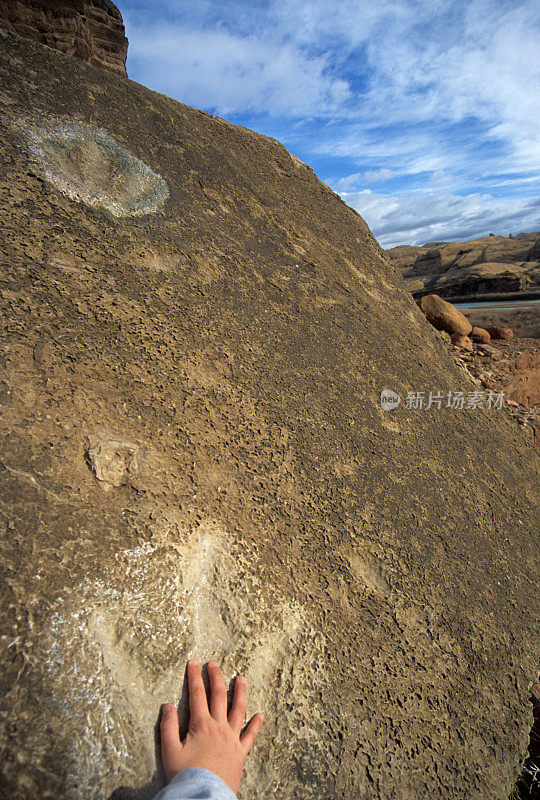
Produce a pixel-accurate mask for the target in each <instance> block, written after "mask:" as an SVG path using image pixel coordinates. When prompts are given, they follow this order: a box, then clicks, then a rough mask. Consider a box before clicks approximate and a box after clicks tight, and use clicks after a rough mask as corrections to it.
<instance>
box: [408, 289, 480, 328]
mask: <svg viewBox="0 0 540 800" xmlns="http://www.w3.org/2000/svg"><path fill="white" fill-rule="evenodd" d="M420 309H421V311H423V312H424V314H425V315H426V319H427V321H428V322H429V323H431V325H433V327H434V328H437V330H439V331H446V333H449V334H450V335H452V334H453V333H458V334H461V335H462V336H467V335H468V334H469V333H470V332H471V331H472V325H471V323H470V322H469V320H468V319H467V317H465V316H464V315H463V314H462V313H461V311H458V310H457V308H455V307H454V306H453V305H452V303H447V302H446V300H443V299H442V297H439V296H438V295H436V294H428V295H426V296H425V297H422V299H421V300H420Z"/></svg>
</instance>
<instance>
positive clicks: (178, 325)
mask: <svg viewBox="0 0 540 800" xmlns="http://www.w3.org/2000/svg"><path fill="white" fill-rule="evenodd" d="M156 5H157V4H156ZM0 97H1V99H2V103H3V105H2V125H1V126H0V153H1V158H2V163H3V164H4V165H5V167H6V168H5V170H4V173H3V176H2V192H0V217H1V221H2V225H1V228H0V230H1V235H2V238H3V241H2V246H1V247H0V261H1V267H2V283H1V286H0V312H1V314H2V321H3V325H2V329H1V330H0V355H1V358H0V394H1V396H2V405H3V408H2V417H1V419H0V567H1V570H2V581H3V590H2V592H1V593H0V656H1V658H2V669H1V670H0V743H1V744H0V747H1V759H0V770H1V777H0V784H1V786H2V796H5V797H9V798H14V800H15V799H16V800H36V798H54V799H55V800H68V799H69V800H83V798H84V800H100V799H101V798H103V799H105V800H106V799H107V798H111V797H114V800H126V798H134V797H153V796H154V795H155V793H156V791H157V789H158V787H159V780H160V772H159V769H158V764H157V762H156V748H155V738H154V726H155V723H156V720H157V715H158V712H159V707H160V704H161V703H163V702H165V701H167V702H175V703H178V704H179V706H180V712H181V717H182V725H185V723H186V707H185V695H184V691H183V674H184V668H185V663H186V659H187V658H188V657H189V656H193V657H196V658H198V659H199V661H200V662H202V663H204V662H207V661H210V660H216V661H218V662H219V663H220V664H221V666H222V668H223V670H224V673H225V675H226V677H227V679H232V677H233V676H234V675H235V674H236V673H237V672H240V673H241V674H244V675H245V676H246V677H247V680H248V687H249V706H248V715H251V714H252V713H254V712H256V711H262V712H264V713H265V714H266V722H265V725H264V727H263V730H262V732H261V735H260V737H259V738H258V740H257V743H256V745H255V747H254V748H253V750H252V752H251V753H250V754H249V757H248V759H247V762H246V774H245V779H244V783H243V786H242V788H241V792H240V798H241V800H242V798H244V799H245V800H247V798H249V800H263V798H267V797H269V796H273V795H274V794H276V792H277V793H278V794H279V797H280V798H281V799H282V800H293V799H294V798H302V800H342V798H344V797H346V798H348V799H350V800H364V799H365V798H370V800H383V798H389V797H392V798H393V800H411V798H430V800H448V799H449V798H462V797H467V798H468V800H485V798H497V800H498V799H499V798H501V800H502V798H506V797H508V795H509V794H510V791H511V789H512V786H513V784H514V781H515V778H516V776H517V774H518V772H519V770H520V768H521V764H522V761H523V758H524V756H525V754H526V751H527V746H528V741H529V733H530V726H531V713H530V704H529V701H528V688H529V686H530V685H531V683H532V681H533V679H536V670H537V666H538V663H539V661H540V653H539V651H538V644H539V641H538V637H535V636H533V635H532V631H533V630H534V628H535V625H536V622H537V620H538V616H539V609H538V597H537V595H535V594H534V592H532V591H531V587H532V586H534V585H535V583H536V581H537V577H538V568H537V556H538V548H537V542H536V541H535V536H534V533H535V532H536V528H537V509H538V501H539V498H538V486H537V484H536V483H535V482H533V480H532V479H531V475H532V474H533V471H534V469H535V468H537V467H538V466H539V462H540V459H539V458H538V455H537V454H536V452H535V451H534V450H533V448H532V446H531V444H530V443H529V442H528V441H527V440H526V439H525V437H524V436H523V435H522V434H521V432H520V430H519V429H518V428H517V427H516V425H515V423H514V420H513V419H510V418H508V416H507V415H506V414H505V413H504V412H503V411H496V412H493V413H490V414H487V413H483V412H480V411H478V410H467V409H465V408H463V409H460V408H459V402H458V403H457V405H455V404H454V406H453V407H447V398H448V396H449V393H452V394H453V393H458V400H459V393H460V392H467V391H468V390H469V388H471V389H472V388H473V387H474V384H472V383H471V381H470V380H469V379H467V377H466V375H465V374H464V373H463V372H462V371H461V370H460V368H459V367H458V366H457V364H456V363H455V362H454V359H453V358H452V357H451V356H450V355H449V353H448V352H447V350H446V348H444V347H442V346H436V345H437V342H436V341H435V340H434V337H432V336H426V335H425V334H426V326H425V323H424V320H423V319H421V318H420V315H419V313H418V309H417V308H416V306H415V304H414V301H413V300H412V298H411V296H410V294H409V293H408V292H407V291H406V290H405V289H404V287H403V283H402V280H401V276H399V275H398V274H397V273H396V272H395V271H394V269H393V268H392V267H390V266H389V264H388V262H387V261H386V260H385V258H384V257H383V255H382V253H381V250H380V248H379V246H378V244H377V242H376V240H375V239H374V237H373V236H372V234H371V233H370V231H369V229H368V227H367V225H366V224H365V222H364V221H363V220H362V219H361V217H360V216H359V215H358V214H357V213H356V212H354V211H353V210H352V209H351V208H349V207H348V206H347V205H346V204H345V203H344V202H343V201H342V200H341V199H340V198H339V197H338V196H337V195H336V194H334V192H332V191H331V190H330V189H329V188H328V187H327V186H325V185H324V184H323V183H321V182H320V181H319V180H318V179H317V177H316V176H315V174H314V173H313V171H312V170H311V169H310V168H309V167H307V166H306V165H305V164H303V163H302V162H301V161H299V159H298V158H295V157H293V156H292V155H291V154H290V153H288V152H287V150H286V149H285V147H283V145H281V144H280V143H279V142H277V141H275V140H274V139H271V138H267V137H265V136H261V135H259V134H257V133H254V132H253V131H249V130H246V129H245V128H242V127H236V126H234V125H231V124H230V123H228V122H226V121H224V120H222V119H219V118H216V117H212V116H210V115H209V114H207V113H203V112H202V111H198V110H196V109H192V108H189V107H187V106H185V105H182V104H181V103H178V102H176V101H174V100H171V99H169V98H167V97H165V96H164V95H162V94H158V93H155V92H152V91H150V90H149V89H147V88H145V87H144V86H141V85H139V84H137V83H133V82H130V81H128V80H126V78H125V77H124V76H123V75H122V74H120V73H118V74H116V73H114V72H111V71H107V70H104V69H98V68H96V67H94V66H91V65H89V64H87V63H85V62H84V61H81V60H78V59H76V58H67V57H66V56H65V55H64V54H62V53H59V52H56V51H55V50H53V49H50V48H48V47H43V46H42V45H40V44H36V43H35V42H32V41H29V40H27V39H22V38H20V37H17V36H14V35H12V34H9V33H6V34H5V35H3V36H0ZM100 154H101V155H100ZM101 156H103V157H101ZM105 156H106V157H105ZM469 330H470V327H469V328H467V331H469ZM474 388H475V389H476V387H474ZM384 390H388V391H389V392H394V393H395V394H397V395H398V396H399V397H401V403H399V404H398V403H397V401H396V403H395V404H387V406H392V407H388V410H385V409H384V408H383V406H382V405H381V396H382V395H383V392H384ZM430 392H432V393H433V395H432V398H431V399H432V401H433V402H432V403H431V406H430V409H429V413H428V411H427V405H428V403H429V399H428V398H429V393H430ZM411 395H412V397H411ZM453 396H454V400H455V397H456V395H453ZM465 400H466V398H465ZM420 401H423V402H422V403H421V402H420Z"/></svg>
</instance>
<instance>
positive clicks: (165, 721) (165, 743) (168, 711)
mask: <svg viewBox="0 0 540 800" xmlns="http://www.w3.org/2000/svg"><path fill="white" fill-rule="evenodd" d="M159 731H160V738H161V760H162V762H163V770H164V772H165V777H166V778H167V780H170V776H171V774H174V773H175V765H176V764H177V762H178V757H179V755H180V751H181V750H182V743H181V742H180V733H179V730H178V714H177V712H176V708H175V707H174V706H173V705H171V704H170V703H167V704H166V705H164V706H163V708H162V710H161V720H160V724H159Z"/></svg>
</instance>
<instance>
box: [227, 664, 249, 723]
mask: <svg viewBox="0 0 540 800" xmlns="http://www.w3.org/2000/svg"><path fill="white" fill-rule="evenodd" d="M245 716H246V679H245V678H242V677H241V676H239V677H238V678H237V679H236V680H235V682H234V696H233V702H232V707H231V710H230V711H229V717H228V719H229V725H230V726H231V728H232V729H233V731H235V732H236V733H238V734H239V733H240V731H241V730H242V725H243V724H244V717H245Z"/></svg>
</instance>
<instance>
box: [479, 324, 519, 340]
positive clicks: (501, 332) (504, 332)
mask: <svg viewBox="0 0 540 800" xmlns="http://www.w3.org/2000/svg"><path fill="white" fill-rule="evenodd" d="M486 330H487V332H488V333H489V335H490V336H491V338H492V339H512V338H513V336H514V332H513V330H512V328H507V327H506V325H489V326H486Z"/></svg>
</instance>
